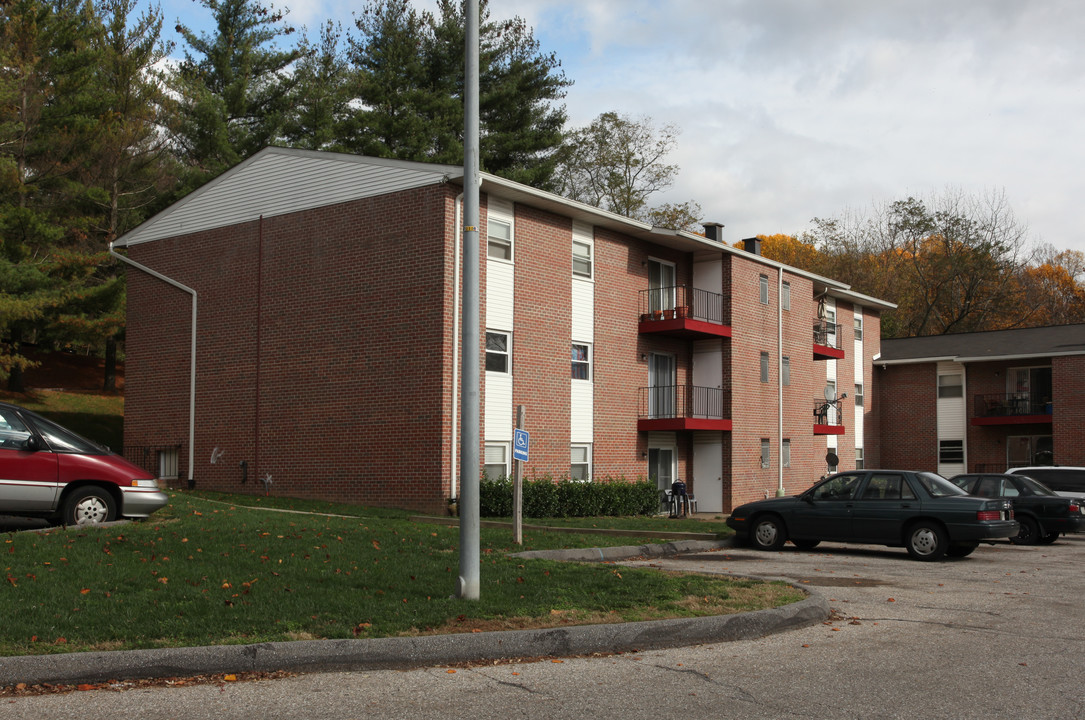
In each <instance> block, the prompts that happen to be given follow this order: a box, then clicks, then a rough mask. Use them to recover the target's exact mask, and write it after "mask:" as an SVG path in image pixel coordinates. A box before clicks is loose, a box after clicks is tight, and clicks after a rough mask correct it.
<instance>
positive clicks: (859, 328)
mask: <svg viewBox="0 0 1085 720" xmlns="http://www.w3.org/2000/svg"><path fill="white" fill-rule="evenodd" d="M855 339H856V340H862V339H863V316H862V315H856V316H855Z"/></svg>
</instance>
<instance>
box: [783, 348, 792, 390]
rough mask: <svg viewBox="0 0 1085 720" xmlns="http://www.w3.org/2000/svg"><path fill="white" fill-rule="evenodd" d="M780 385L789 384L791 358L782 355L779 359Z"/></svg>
mask: <svg viewBox="0 0 1085 720" xmlns="http://www.w3.org/2000/svg"><path fill="white" fill-rule="evenodd" d="M780 383H781V384H783V385H790V384H791V357H790V356H788V355H784V356H782V357H781V358H780Z"/></svg>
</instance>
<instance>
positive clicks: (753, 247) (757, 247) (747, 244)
mask: <svg viewBox="0 0 1085 720" xmlns="http://www.w3.org/2000/svg"><path fill="white" fill-rule="evenodd" d="M742 247H743V248H744V249H745V250H746V252H748V253H753V254H754V255H760V254H761V238H756V237H752V238H744V239H743V240H742Z"/></svg>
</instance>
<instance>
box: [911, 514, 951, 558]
mask: <svg viewBox="0 0 1085 720" xmlns="http://www.w3.org/2000/svg"><path fill="white" fill-rule="evenodd" d="M905 545H906V546H907V548H908V554H909V555H911V556H912V558H913V559H915V560H924V561H927V562H932V561H934V560H941V559H942V558H943V557H944V556H945V554H946V550H948V549H949V538H948V537H946V531H945V530H944V529H943V528H942V526H941V525H939V524H938V523H936V522H931V521H929V520H920V521H919V522H916V523H913V524H912V525H910V526H909V527H908V531H907V534H906V535H905Z"/></svg>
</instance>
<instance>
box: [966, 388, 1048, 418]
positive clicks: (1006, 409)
mask: <svg viewBox="0 0 1085 720" xmlns="http://www.w3.org/2000/svg"><path fill="white" fill-rule="evenodd" d="M974 400H975V404H974V411H975V413H974V416H975V417H1020V416H1022V415H1050V414H1051V401H1050V400H1049V399H1048V398H1047V397H1041V396H1039V395H1033V394H1032V393H986V394H982V395H976V396H975V398H974Z"/></svg>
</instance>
